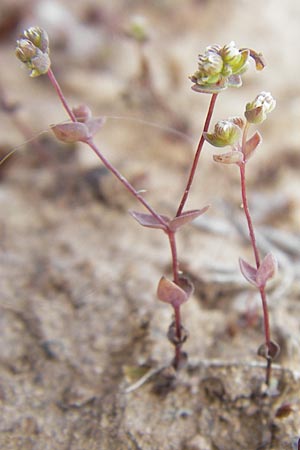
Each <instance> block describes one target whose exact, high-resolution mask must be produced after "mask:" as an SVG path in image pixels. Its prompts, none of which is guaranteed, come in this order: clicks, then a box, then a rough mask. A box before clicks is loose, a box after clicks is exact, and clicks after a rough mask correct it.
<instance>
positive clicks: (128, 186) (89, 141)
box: [47, 69, 168, 230]
mask: <svg viewBox="0 0 300 450" xmlns="http://www.w3.org/2000/svg"><path fill="white" fill-rule="evenodd" d="M47 75H48V77H49V79H50V81H51V84H52V85H53V87H54V88H55V90H56V92H57V94H58V96H59V98H60V100H61V102H62V104H63V106H64V108H65V110H66V111H67V113H68V115H69V117H70V119H71V120H72V122H76V117H75V115H74V113H73V111H72V110H71V108H70V107H69V105H68V102H67V100H66V98H65V96H64V94H63V92H62V90H61V88H60V86H59V83H58V81H57V80H56V77H55V75H54V73H53V72H52V70H51V69H49V70H48V72H47ZM85 142H86V144H87V145H88V146H89V147H90V148H91V149H92V150H93V151H94V152H95V153H96V155H97V156H98V157H99V158H100V160H101V161H102V162H103V164H104V165H105V167H106V168H107V169H108V170H109V171H110V172H111V173H112V174H113V175H115V177H117V178H118V180H119V181H120V182H121V183H122V184H123V185H124V186H125V188H126V189H127V190H128V191H129V192H130V193H131V194H132V195H133V196H134V197H135V198H136V199H137V200H138V201H139V202H140V203H141V204H142V205H143V206H144V207H145V208H146V209H147V210H148V211H149V212H150V213H151V214H152V216H153V217H155V218H156V220H157V221H158V222H159V223H161V224H162V225H163V226H164V229H165V230H166V229H168V224H167V223H166V221H165V220H163V219H162V217H161V216H160V215H159V214H157V213H156V212H155V211H154V209H153V208H152V207H151V206H150V205H149V204H148V202H147V201H146V200H145V199H144V198H143V197H142V196H141V195H140V194H139V193H138V191H136V190H135V189H134V187H133V186H132V185H131V184H130V183H129V181H128V180H127V179H126V178H125V177H124V176H123V175H121V173H120V172H119V171H118V170H117V169H116V168H115V167H114V166H113V165H112V164H111V163H110V162H109V161H108V160H107V159H106V158H105V156H104V155H103V154H102V153H101V152H100V150H99V149H98V148H97V146H96V145H95V143H94V141H93V139H92V138H90V139H87V140H86V141H85Z"/></svg>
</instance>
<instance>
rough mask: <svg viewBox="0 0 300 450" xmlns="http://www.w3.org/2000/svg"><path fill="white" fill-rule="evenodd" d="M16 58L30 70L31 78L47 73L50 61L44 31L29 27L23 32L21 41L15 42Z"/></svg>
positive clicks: (47, 40)
mask: <svg viewBox="0 0 300 450" xmlns="http://www.w3.org/2000/svg"><path fill="white" fill-rule="evenodd" d="M16 56H17V58H18V59H19V60H20V61H22V62H23V63H24V64H26V66H27V67H28V69H30V71H31V72H30V76H31V77H37V76H39V75H43V74H45V73H47V72H48V70H49V68H50V65H51V61H50V58H49V39H48V35H47V33H46V31H44V30H42V29H41V28H39V27H31V28H28V29H27V30H25V31H24V32H23V34H22V36H21V39H19V40H18V41H17V46H16Z"/></svg>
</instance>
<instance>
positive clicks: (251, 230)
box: [239, 162, 272, 385]
mask: <svg viewBox="0 0 300 450" xmlns="http://www.w3.org/2000/svg"><path fill="white" fill-rule="evenodd" d="M239 167H240V176H241V190H242V201H243V209H244V212H245V216H246V219H247V224H248V230H249V236H250V240H251V245H252V249H253V253H254V257H255V263H256V268H257V269H258V268H259V266H260V256H259V252H258V248H257V244H256V238H255V233H254V227H253V223H252V218H251V215H250V211H249V207H248V200H247V190H246V176H245V168H246V163H245V162H243V163H241V164H240V165H239ZM259 292H260V297H261V301H262V308H263V318H264V333H265V341H266V345H267V348H268V351H269V352H270V351H271V332H270V321H269V311H268V304H267V297H266V291H265V286H261V287H260V288H259ZM271 368H272V358H271V357H268V358H267V369H266V384H267V385H269V384H270V378H271Z"/></svg>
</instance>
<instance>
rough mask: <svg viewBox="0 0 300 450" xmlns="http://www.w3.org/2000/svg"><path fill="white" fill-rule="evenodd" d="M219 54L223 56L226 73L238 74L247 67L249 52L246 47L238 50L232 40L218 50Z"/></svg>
mask: <svg viewBox="0 0 300 450" xmlns="http://www.w3.org/2000/svg"><path fill="white" fill-rule="evenodd" d="M220 55H221V56H222V58H223V62H224V69H226V71H227V72H228V75H239V74H241V73H243V72H245V70H246V69H247V67H248V60H249V55H250V52H249V50H248V49H244V50H239V49H238V48H237V47H236V45H235V43H234V42H233V41H232V42H230V43H229V44H227V45H224V47H223V48H222V49H221V50H220Z"/></svg>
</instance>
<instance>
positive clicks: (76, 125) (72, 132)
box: [51, 122, 90, 143]
mask: <svg viewBox="0 0 300 450" xmlns="http://www.w3.org/2000/svg"><path fill="white" fill-rule="evenodd" d="M51 129H52V131H53V133H54V134H55V136H56V137H57V139H59V140H60V141H63V142H70V143H71V142H78V141H85V140H86V139H88V138H89V137H90V132H89V130H88V127H87V126H86V125H85V124H84V123H81V122H68V123H61V124H58V125H52V126H51Z"/></svg>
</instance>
